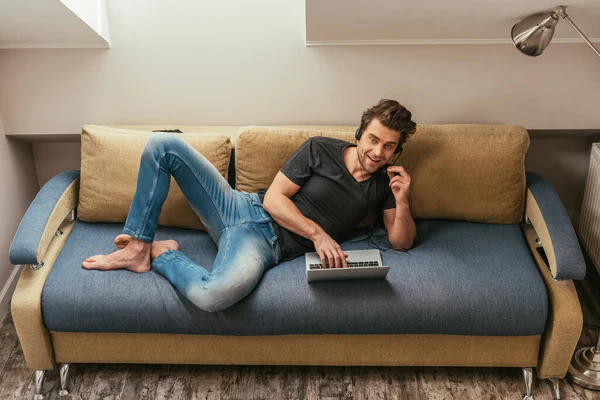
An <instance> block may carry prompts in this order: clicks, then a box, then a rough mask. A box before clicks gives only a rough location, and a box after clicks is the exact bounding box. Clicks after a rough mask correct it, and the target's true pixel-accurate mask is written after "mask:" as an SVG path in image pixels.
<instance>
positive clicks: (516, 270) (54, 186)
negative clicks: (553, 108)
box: [10, 125, 585, 398]
mask: <svg viewBox="0 0 600 400" xmlns="http://www.w3.org/2000/svg"><path fill="white" fill-rule="evenodd" d="M150 128H155V127H148V130H150ZM346 128H347V129H345V128H344V127H335V128H331V129H330V131H331V134H332V135H334V132H338V133H339V134H340V135H342V136H343V135H345V134H349V132H351V128H352V127H346ZM429 128H431V129H433V130H434V131H435V132H442V133H443V132H446V127H444V126H430V127H429ZM457 128H460V126H452V127H451V128H449V129H454V130H455V129H457ZM495 128H497V127H491V126H490V127H487V126H484V125H481V126H478V127H477V129H479V130H482V131H483V134H485V133H486V132H487V131H486V129H489V130H492V129H495ZM138 129H139V128H138ZM261 129H262V130H261ZM285 129H289V130H290V132H289V135H296V136H297V135H298V134H299V133H298V132H299V130H300V139H299V142H301V141H302V140H303V139H302V138H303V137H304V136H302V135H308V136H311V135H313V134H323V135H327V134H329V133H327V127H319V129H317V128H315V127H311V128H309V127H301V128H298V127H296V128H290V127H287V128H277V132H276V133H277V134H281V132H282V131H285ZM420 129H426V128H422V127H420ZM465 129H466V128H465ZM469 129H470V128H469ZM182 130H183V131H184V132H189V131H190V130H188V131H186V129H185V127H184V128H182ZM257 130H258V132H259V133H260V132H263V131H264V132H265V134H264V135H260V134H257ZM211 131H214V130H208V132H211ZM84 132H85V128H84ZM239 132H241V133H240V134H239V135H237V136H236V139H237V141H236V142H235V143H236V147H235V149H236V151H235V154H236V157H235V160H233V159H232V160H230V162H229V165H228V171H229V172H230V173H229V174H228V176H227V177H228V179H229V181H230V183H231V185H232V186H235V187H238V189H240V190H244V189H247V187H245V186H244V185H243V184H241V181H240V179H241V178H240V176H242V175H244V174H245V175H244V176H247V175H248V171H246V170H243V168H246V167H247V164H244V158H243V157H246V154H247V153H246V152H247V151H248V149H246V150H245V152H244V151H242V150H241V149H240V151H237V150H238V147H237V146H238V145H239V146H240V147H241V145H242V143H244V140H248V139H245V138H247V137H258V138H260V140H269V139H268V138H269V137H270V136H269V135H273V134H274V132H273V131H272V130H271V128H270V127H265V128H252V129H251V130H250V132H246V131H244V129H243V128H240V131H239ZM423 132H426V131H423ZM511 132H512V133H511V134H513V133H514V132H513V131H511ZM518 132H521V133H519V134H523V132H524V130H522V131H518ZM200 134H201V133H199V135H200ZM246 134H247V135H250V136H247V135H246ZM418 134H419V132H417V137H418ZM524 134H525V135H526V134H527V133H526V132H524ZM252 135H255V136H252ZM424 136H425V133H423V137H424ZM232 137H233V136H232ZM265 138H266V139H265ZM146 140H147V137H146ZM527 140H528V138H527ZM527 143H528V142H527ZM261 146H265V145H264V143H262V144H261ZM414 146H415V147H414V148H415V152H416V151H417V145H414ZM292 147H293V146H292ZM250 150H251V151H254V152H255V151H256V150H252V149H250ZM290 151H291V150H290ZM410 151H411V147H410V142H409V143H408V144H407V146H406V152H408V153H409V154H410ZM82 156H83V155H82ZM492 156H493V155H492ZM421 159H424V157H421ZM405 161H406V162H407V163H408V164H410V158H406V159H405ZM250 164H251V163H250ZM274 164H277V163H276V162H274ZM279 166H280V165H274V166H273V168H272V169H273V170H274V171H276V170H277V169H278V168H279ZM517 167H519V168H521V169H522V168H523V165H520V166H517ZM231 172H233V173H231ZM409 172H410V169H409ZM88 173H90V171H88ZM91 173H93V172H91ZM98 173H99V172H98ZM240 174H241V175H240ZM271 174H272V173H271ZM523 174H524V181H525V184H526V188H524V194H525V196H524V199H523V208H522V209H521V211H520V215H519V218H520V221H517V222H514V223H489V222H478V221H470V220H459V219H452V218H447V217H440V218H433V217H422V216H421V217H420V216H419V215H416V218H415V222H416V225H417V237H416V239H415V243H414V247H413V248H412V249H410V250H409V251H407V252H400V251H395V250H393V249H389V250H387V251H382V259H383V262H384V264H385V265H390V266H391V270H390V272H389V274H388V276H387V278H386V279H385V280H367V281H337V282H320V283H311V284H309V283H308V282H307V281H306V276H305V270H304V259H303V257H300V258H296V259H294V260H291V261H286V262H283V263H281V264H279V265H278V266H276V267H274V268H272V269H270V270H269V271H267V272H266V273H265V275H264V276H263V278H262V280H261V281H260V282H259V284H258V286H257V287H256V289H255V290H254V291H253V292H252V293H251V294H250V295H249V296H247V297H246V298H244V299H243V300H242V301H240V302H239V303H238V304H236V305H234V306H233V307H231V308H228V309H226V310H224V311H221V312H216V313H209V312H205V311H202V310H200V309H198V308H197V307H195V306H194V305H193V304H191V303H190V302H189V301H188V300H187V299H186V298H185V297H184V296H183V295H182V294H181V293H179V292H178V291H177V289H175V288H174V287H173V286H172V285H171V284H170V282H169V281H168V280H166V279H165V278H164V277H162V276H161V275H159V274H158V273H156V272H155V271H152V270H151V271H150V272H148V273H144V274H136V273H132V272H130V271H127V270H116V271H109V272H103V271H95V270H92V271H89V270H85V269H83V268H82V267H81V261H82V260H83V259H85V258H87V257H88V256H90V255H92V254H105V253H109V252H112V251H114V250H115V247H114V244H113V239H114V237H115V236H116V235H118V234H119V233H121V229H122V227H123V222H122V221H120V222H119V221H112V222H111V221H89V218H85V219H88V220H87V221H86V220H82V218H80V217H79V215H78V204H79V194H80V185H83V184H84V182H83V179H84V174H83V166H82V172H81V175H80V172H79V171H65V172H62V173H60V174H58V175H57V176H55V177H54V178H52V179H51V180H49V181H48V182H47V183H46V184H45V185H44V186H43V188H42V189H41V190H40V192H39V194H38V195H37V196H36V198H35V200H34V201H33V202H32V204H31V206H30V207H29V209H28V210H27V213H26V214H25V216H24V217H23V220H22V222H21V224H20V225H19V228H18V230H17V232H16V235H15V238H14V241H13V243H12V245H11V248H10V261H11V263H13V264H15V265H24V266H26V268H24V269H23V271H22V274H21V277H20V279H19V282H18V285H17V288H16V291H15V293H14V295H13V299H12V314H13V318H14V321H15V326H16V329H17V334H18V336H19V339H20V341H21V344H22V347H23V351H24V354H25V359H26V362H27V364H28V366H29V367H30V368H31V369H33V370H36V378H37V381H39V382H40V383H39V387H38V388H37V389H38V390H37V392H36V396H38V397H37V398H42V397H43V394H42V393H41V381H42V379H43V376H44V371H45V370H48V369H53V368H56V367H57V364H58V365H59V366H60V368H61V378H62V387H61V392H62V394H66V393H67V390H68V387H67V386H68V382H67V378H68V368H69V365H70V364H71V363H91V362H93V363H190V364H253V365H256V364H270V365H276V364H277V365H411V366H481V367H499V366H501V367H518V368H523V371H524V377H525V396H532V393H531V382H532V379H533V372H534V369H535V371H536V373H537V377H538V378H541V379H549V380H550V381H551V382H552V384H553V387H554V389H555V393H556V394H557V393H558V390H559V388H558V382H559V379H561V378H563V377H564V376H565V374H566V371H567V368H568V365H569V361H570V358H571V355H572V353H573V350H574V349H575V345H576V344H577V341H578V338H579V335H580V332H581V329H582V314H581V308H580V305H579V302H578V299H577V294H576V292H575V288H574V285H573V280H578V279H582V278H583V277H584V274H585V263H584V260H583V257H582V254H581V249H580V248H579V244H578V241H577V237H576V235H575V232H574V230H573V227H572V225H571V222H570V220H569V218H568V216H567V213H566V211H565V209H564V206H563V205H562V203H561V201H560V199H559V197H558V195H557V194H556V192H555V191H554V189H553V188H552V187H551V186H550V185H549V184H548V183H547V182H546V181H544V179H543V178H542V177H541V176H539V175H537V174H535V173H532V172H527V173H526V174H525V173H524V172H523ZM114 179H118V177H115V178H114ZM414 179H415V177H414V176H413V180H414ZM485 184H486V183H485V182H481V185H485ZM82 190H83V189H82ZM107 190H109V188H107ZM415 196H417V194H415ZM411 207H412V205H411ZM419 212H420V213H421V214H423V213H424V211H418V212H416V213H417V214H418V213H419ZM369 233H372V235H373V237H372V238H373V239H374V240H375V242H377V243H378V245H379V246H381V247H382V248H389V247H390V245H389V242H388V241H387V236H386V233H385V230H384V228H383V226H382V223H381V221H380V220H379V221H377V222H376V223H375V225H374V226H373V227H369V228H366V227H358V228H357V230H356V232H354V233H353V234H352V236H351V237H350V238H349V240H348V241H346V242H343V243H341V246H342V248H343V249H345V250H353V249H363V248H369V245H368V243H367V240H366V238H367V236H368V235H369ZM165 238H172V239H175V240H177V241H178V242H179V244H180V248H181V250H182V251H183V252H184V253H185V254H187V255H188V256H189V257H190V258H191V259H192V260H194V261H195V262H196V263H198V264H201V265H203V266H205V267H206V268H208V269H210V268H211V267H212V262H213V260H214V258H215V255H216V252H217V247H216V245H215V244H214V243H213V242H212V240H211V238H210V237H209V236H208V234H207V233H206V232H204V231H200V230H196V229H189V228H183V227H177V226H163V225H161V226H159V230H158V232H157V235H156V239H157V240H161V239H165Z"/></svg>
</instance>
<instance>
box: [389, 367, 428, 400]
mask: <svg viewBox="0 0 600 400" xmlns="http://www.w3.org/2000/svg"><path fill="white" fill-rule="evenodd" d="M386 370H387V382H386V386H387V387H386V393H387V398H388V400H420V397H419V384H418V382H417V374H416V372H415V368H414V367H387V368H386Z"/></svg>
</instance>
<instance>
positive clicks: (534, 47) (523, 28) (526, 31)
mask: <svg viewBox="0 0 600 400" xmlns="http://www.w3.org/2000/svg"><path fill="white" fill-rule="evenodd" d="M557 22H558V14H557V13H556V12H554V11H548V12H543V13H538V14H533V15H530V16H529V17H527V18H525V19H524V20H522V21H521V22H519V23H517V24H515V26H513V28H512V31H511V36H512V40H513V42H514V44H515V46H517V49H519V50H520V51H521V52H522V53H523V54H526V55H528V56H539V55H540V54H542V52H543V51H544V49H545V48H546V46H548V44H549V43H550V40H552V36H553V35H554V27H555V26H556V23H557Z"/></svg>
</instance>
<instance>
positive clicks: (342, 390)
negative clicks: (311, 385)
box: [319, 366, 352, 400]
mask: <svg viewBox="0 0 600 400" xmlns="http://www.w3.org/2000/svg"><path fill="white" fill-rule="evenodd" d="M319 375H320V379H319V398H320V399H323V400H325V399H327V400H329V399H348V398H352V371H351V369H350V367H329V366H323V367H320V368H319Z"/></svg>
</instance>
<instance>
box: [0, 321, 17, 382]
mask: <svg viewBox="0 0 600 400" xmlns="http://www.w3.org/2000/svg"><path fill="white" fill-rule="evenodd" d="M17 346H20V345H19V338H18V337H17V332H16V331H15V326H14V324H13V320H12V315H11V314H10V311H8V312H7V313H6V315H5V316H4V319H3V320H2V325H0V376H2V373H3V371H4V368H5V367H6V363H7V361H8V359H9V357H10V355H11V353H12V352H13V351H14V349H15V348H16V347H17Z"/></svg>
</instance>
